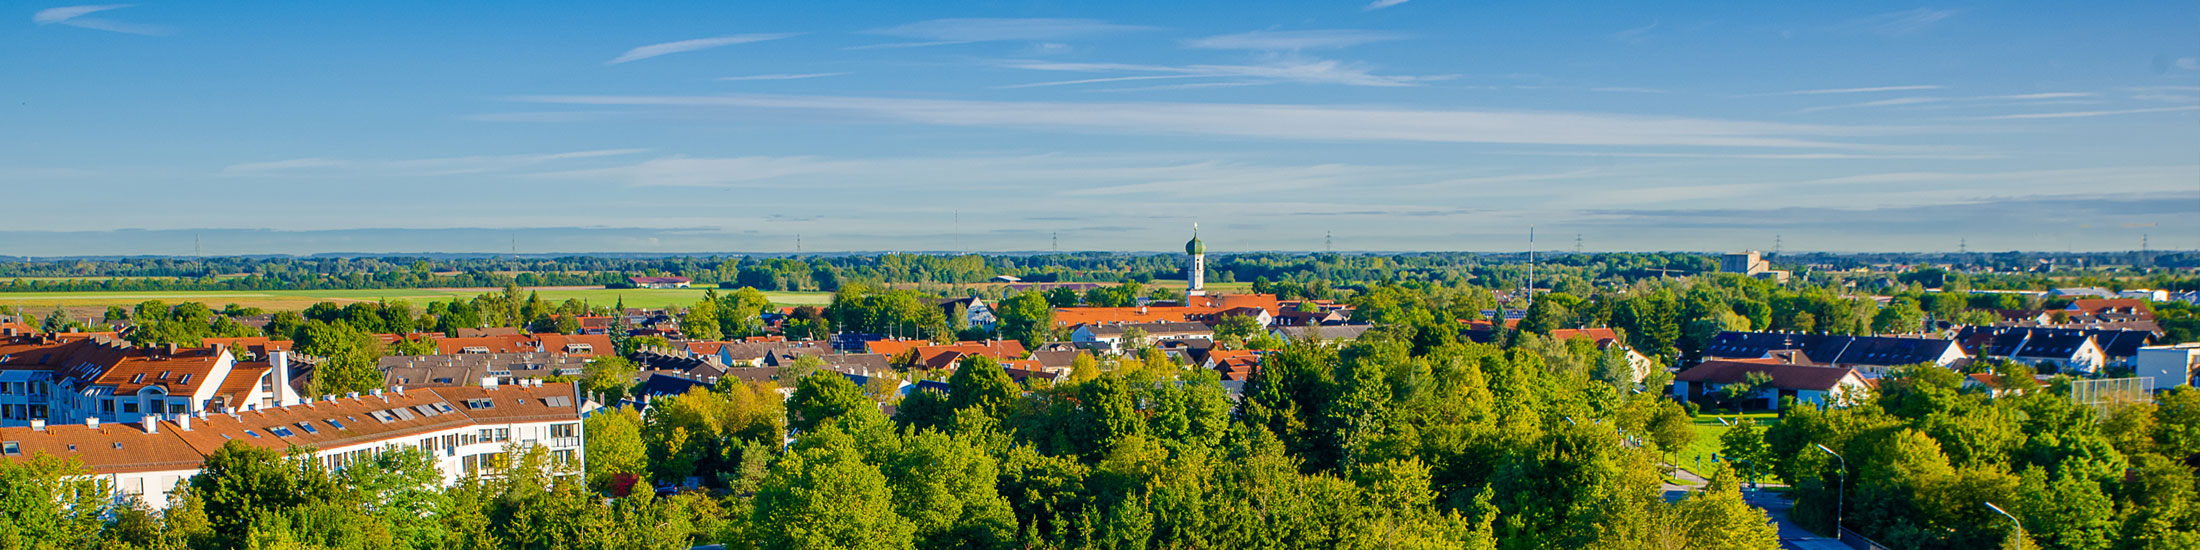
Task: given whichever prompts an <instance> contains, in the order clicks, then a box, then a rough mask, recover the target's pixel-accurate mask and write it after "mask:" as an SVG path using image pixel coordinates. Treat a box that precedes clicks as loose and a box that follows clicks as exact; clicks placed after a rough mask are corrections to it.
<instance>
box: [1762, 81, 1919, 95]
mask: <svg viewBox="0 0 2200 550" xmlns="http://www.w3.org/2000/svg"><path fill="white" fill-rule="evenodd" d="M1946 87H1947V86H1940V85H1933V84H1919V85H1913V86H1873V87H1870V88H1827V89H1821V90H1793V91H1786V92H1772V93H1769V94H1762V95H1823V94H1868V93H1876V92H1907V91H1914V90H1938V89H1942V88H1946Z"/></svg>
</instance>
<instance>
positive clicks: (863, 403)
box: [787, 374, 881, 432]
mask: <svg viewBox="0 0 2200 550" xmlns="http://www.w3.org/2000/svg"><path fill="white" fill-rule="evenodd" d="M866 412H867V413H868V414H869V415H878V414H881V413H880V412H879V409H878V403H877V402H874V401H871V398H870V397H868V396H865V395H863V388H860V387H857V386H856V383H855V382H852V381H849V380H848V377H846V376H840V375H837V374H836V375H830V376H811V377H807V378H803V379H802V380H801V381H798V382H796V383H795V389H794V395H793V396H791V397H788V398H787V427H789V428H793V429H794V430H795V431H798V432H806V431H809V430H810V429H811V428H815V427H817V425H818V424H819V423H821V422H824V421H826V420H830V419H834V418H839V417H841V416H845V415H848V414H851V413H856V414H865V413H866Z"/></svg>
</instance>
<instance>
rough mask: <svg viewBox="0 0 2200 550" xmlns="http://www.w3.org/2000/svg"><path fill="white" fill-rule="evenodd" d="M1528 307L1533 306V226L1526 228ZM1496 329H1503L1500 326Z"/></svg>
mask: <svg viewBox="0 0 2200 550" xmlns="http://www.w3.org/2000/svg"><path fill="white" fill-rule="evenodd" d="M1527 290H1528V305H1530V306H1534V305H1535V226H1533V225H1531V226H1528V289H1527ZM1498 328H1504V327H1502V326H1500V327H1498Z"/></svg>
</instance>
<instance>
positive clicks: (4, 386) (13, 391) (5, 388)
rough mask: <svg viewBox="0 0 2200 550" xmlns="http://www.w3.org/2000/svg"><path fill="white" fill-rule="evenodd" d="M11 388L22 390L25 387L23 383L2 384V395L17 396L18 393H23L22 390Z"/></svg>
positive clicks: (0, 392)
mask: <svg viewBox="0 0 2200 550" xmlns="http://www.w3.org/2000/svg"><path fill="white" fill-rule="evenodd" d="M11 387H12V388H22V387H23V383H22V382H13V383H0V395H11V394H16V393H22V390H21V389H9V388H11Z"/></svg>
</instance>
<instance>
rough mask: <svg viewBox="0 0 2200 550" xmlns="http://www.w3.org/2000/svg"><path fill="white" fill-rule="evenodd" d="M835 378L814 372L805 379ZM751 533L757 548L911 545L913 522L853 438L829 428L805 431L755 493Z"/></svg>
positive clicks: (867, 547) (868, 547)
mask: <svg viewBox="0 0 2200 550" xmlns="http://www.w3.org/2000/svg"><path fill="white" fill-rule="evenodd" d="M820 378H838V377H826V376H813V377H810V378H808V379H806V380H815V379H820ZM755 506H756V512H755V515H754V516H753V517H754V519H753V520H752V522H751V525H750V527H749V532H751V533H754V534H755V536H756V540H755V543H756V544H757V546H759V547H762V548H818V549H852V550H863V549H902V548H911V547H912V544H913V538H912V533H913V528H912V526H911V525H910V523H909V521H908V520H907V519H904V518H903V517H902V516H901V514H898V513H895V511H894V495H893V492H892V490H891V489H890V488H889V487H888V485H887V479H886V475H885V474H882V473H880V472H879V468H878V466H876V465H874V464H873V463H871V462H870V461H867V460H865V458H864V456H863V454H862V452H861V451H859V450H857V448H856V442H855V439H854V438H852V437H849V436H848V434H846V433H844V432H842V431H840V430H839V429H837V428H833V427H827V428H824V429H821V430H818V431H816V432H813V433H808V434H806V435H804V436H803V437H802V438H801V439H800V440H799V443H798V444H797V445H796V446H795V449H794V450H792V451H789V452H788V453H787V456H786V457H785V458H782V459H780V461H779V463H778V464H776V465H773V466H772V469H771V473H770V475H768V476H766V477H765V478H764V483H763V486H762V487H760V488H759V489H758V490H757V492H756V504H755Z"/></svg>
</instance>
